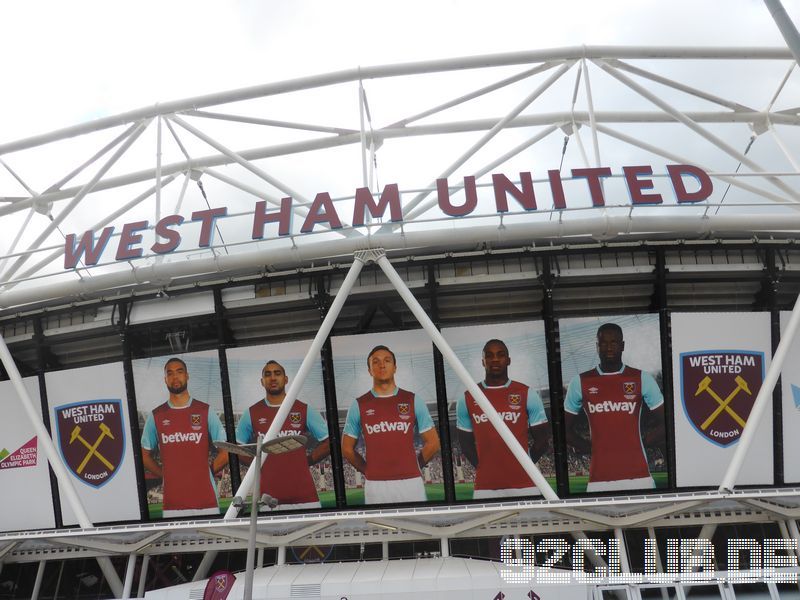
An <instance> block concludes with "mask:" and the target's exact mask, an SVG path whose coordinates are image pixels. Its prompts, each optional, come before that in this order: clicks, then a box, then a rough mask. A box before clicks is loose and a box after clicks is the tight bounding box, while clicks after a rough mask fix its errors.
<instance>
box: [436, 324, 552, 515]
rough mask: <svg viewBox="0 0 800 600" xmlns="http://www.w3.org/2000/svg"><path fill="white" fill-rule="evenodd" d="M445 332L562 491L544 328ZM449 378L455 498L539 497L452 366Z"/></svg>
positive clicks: (484, 327)
mask: <svg viewBox="0 0 800 600" xmlns="http://www.w3.org/2000/svg"><path fill="white" fill-rule="evenodd" d="M442 335H443V336H444V338H445V340H446V341H447V343H448V344H450V347H451V348H452V349H453V351H454V352H455V353H456V356H458V358H459V360H460V361H461V363H462V364H463V365H464V366H465V367H466V369H467V371H468V372H469V373H470V374H471V376H472V377H473V378H474V379H475V381H476V382H478V385H479V386H480V387H481V388H482V389H483V391H484V393H485V394H486V396H487V398H488V400H489V402H491V403H492V405H493V406H494V408H495V409H496V410H497V412H498V414H499V415H500V417H501V418H502V419H503V420H504V422H505V423H506V425H508V427H509V429H511V431H512V433H513V434H514V435H515V437H516V438H517V440H518V441H519V442H520V444H522V445H523V447H524V448H525V450H526V451H528V453H529V455H532V457H534V458H535V462H536V465H537V467H538V468H539V470H540V471H541V472H542V474H543V475H544V476H545V477H546V478H547V479H548V481H549V482H550V485H551V487H553V489H555V487H556V482H555V464H554V462H553V445H552V427H551V419H550V393H549V389H548V384H547V353H546V345H545V338H544V325H543V324H542V323H541V322H533V321H528V322H516V323H499V324H493V325H474V326H470V327H452V328H445V329H443V330H442ZM445 382H446V386H447V405H448V417H449V422H450V423H449V424H450V440H451V443H452V445H453V479H454V482H455V492H456V499H457V500H470V499H473V498H474V499H476V500H485V499H490V498H503V497H515V496H526V495H528V496H530V495H539V494H540V492H539V491H538V490H536V489H535V488H534V485H533V482H532V481H531V480H530V477H528V475H527V474H526V473H525V472H524V470H523V469H522V467H521V465H520V464H519V462H518V461H517V459H516V458H515V457H514V456H513V454H511V451H510V450H509V449H508V447H507V446H506V445H505V442H503V440H502V439H501V438H500V437H499V434H498V433H497V432H496V430H495V429H494V427H493V426H492V424H491V423H489V422H488V419H487V417H486V415H485V414H484V413H483V411H482V410H481V409H480V407H479V406H478V405H477V404H476V402H475V399H474V398H472V396H471V395H470V394H469V393H468V392H466V391H465V389H464V384H463V383H462V382H461V380H460V379H459V378H458V376H457V375H456V374H455V371H453V369H452V368H451V367H450V365H448V364H447V363H445ZM462 444H464V446H463V447H462Z"/></svg>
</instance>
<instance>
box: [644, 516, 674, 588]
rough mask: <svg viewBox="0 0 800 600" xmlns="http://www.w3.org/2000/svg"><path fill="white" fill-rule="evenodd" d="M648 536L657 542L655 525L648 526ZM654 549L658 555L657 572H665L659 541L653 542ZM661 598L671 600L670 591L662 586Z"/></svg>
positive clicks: (656, 557)
mask: <svg viewBox="0 0 800 600" xmlns="http://www.w3.org/2000/svg"><path fill="white" fill-rule="evenodd" d="M647 537H649V538H650V539H651V540H653V541H654V542H655V540H656V530H655V529H654V528H653V527H648V528H647ZM653 549H654V550H655V553H656V556H655V559H656V573H664V572H665V571H664V562H663V561H662V560H661V553H660V552H659V551H658V543H654V544H653ZM661 599H662V600H669V592H667V590H666V589H664V588H661Z"/></svg>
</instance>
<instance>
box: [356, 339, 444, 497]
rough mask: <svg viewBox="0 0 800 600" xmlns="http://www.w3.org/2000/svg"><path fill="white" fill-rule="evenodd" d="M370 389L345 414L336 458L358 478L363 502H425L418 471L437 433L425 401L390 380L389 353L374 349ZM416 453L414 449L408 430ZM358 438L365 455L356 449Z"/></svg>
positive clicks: (432, 452) (370, 358)
mask: <svg viewBox="0 0 800 600" xmlns="http://www.w3.org/2000/svg"><path fill="white" fill-rule="evenodd" d="M367 368H368V369H369V373H370V375H372V389H371V390H370V391H368V392H367V393H366V394H364V395H363V396H361V397H359V398H357V399H356V401H355V402H353V404H351V405H350V409H349V410H348V411H347V420H346V422H345V426H344V435H343V436H342V456H343V457H344V458H345V460H347V461H348V462H349V463H350V464H352V465H353V466H354V467H355V468H356V469H357V470H358V471H360V472H361V473H363V474H364V479H365V483H364V502H365V503H366V504H385V503H390V502H422V501H424V500H426V495H425V484H424V482H423V481H422V475H421V471H420V469H421V468H422V467H424V466H425V465H426V464H427V463H428V461H430V460H431V459H432V458H433V457H434V456H435V455H436V453H437V452H439V447H440V445H439V434H438V433H436V428H435V427H434V424H433V419H432V418H431V415H430V412H428V407H427V406H426V405H425V402H423V401H421V400H418V399H417V398H416V397H415V395H414V394H413V393H412V392H409V391H406V390H401V389H400V388H398V387H397V385H396V384H395V381H394V376H395V373H396V372H397V362H396V360H395V356H394V352H392V351H391V350H389V348H387V347H386V346H376V347H375V348H373V349H372V351H371V352H370V353H369V355H368V356H367ZM415 430H416V431H417V432H418V433H419V436H420V438H421V439H422V449H421V450H420V452H419V454H417V452H416V450H415V448H414V431H415ZM359 436H363V437H364V446H365V451H366V457H364V456H361V454H359V453H358V452H357V451H356V443H357V442H358V438H359Z"/></svg>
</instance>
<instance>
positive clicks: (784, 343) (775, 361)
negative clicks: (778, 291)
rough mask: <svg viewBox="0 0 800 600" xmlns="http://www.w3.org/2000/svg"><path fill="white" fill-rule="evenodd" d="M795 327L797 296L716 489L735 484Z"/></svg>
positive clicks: (799, 312)
mask: <svg viewBox="0 0 800 600" xmlns="http://www.w3.org/2000/svg"><path fill="white" fill-rule="evenodd" d="M798 326H800V296H798V298H797V300H795V303H794V309H793V310H792V316H791V317H790V319H789V324H788V325H787V326H786V331H784V332H783V334H782V335H781V341H780V343H779V344H778V348H777V349H776V350H775V356H773V357H772V362H771V363H770V365H769V369H767V375H766V377H764V381H763V382H762V383H761V389H760V390H759V391H758V395H757V396H756V399H755V402H753V408H752V410H751V411H750V416H749V417H748V418H747V426H746V427H745V428H744V429H743V431H742V436H741V437H740V438H739V443H738V444H736V451H735V452H734V453H733V458H732V459H731V462H730V463H729V464H728V469H727V470H726V471H725V476H724V477H723V478H722V483H721V484H720V486H719V491H720V492H730V491H733V488H734V487H735V486H736V477H737V476H738V475H739V471H740V470H741V468H742V463H744V459H745V456H746V455H747V451H748V450H749V449H750V446H751V445H752V443H753V440H754V439H755V435H756V430H757V429H758V424H759V423H760V422H761V418H762V416H763V415H764V412H766V410H767V408H769V406H770V405H771V404H772V390H773V389H775V384H776V383H777V381H778V377H780V374H781V368H782V367H783V361H784V360H786V355H787V354H788V352H789V348H790V347H791V345H792V342H793V341H794V338H795V334H796V333H797V328H798Z"/></svg>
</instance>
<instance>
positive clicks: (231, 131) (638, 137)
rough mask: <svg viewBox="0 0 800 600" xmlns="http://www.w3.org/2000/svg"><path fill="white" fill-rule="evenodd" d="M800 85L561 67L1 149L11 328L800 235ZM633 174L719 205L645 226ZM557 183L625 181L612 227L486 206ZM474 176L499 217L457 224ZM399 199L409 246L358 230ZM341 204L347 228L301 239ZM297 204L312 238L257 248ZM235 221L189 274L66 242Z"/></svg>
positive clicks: (594, 59)
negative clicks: (69, 309) (143, 298)
mask: <svg viewBox="0 0 800 600" xmlns="http://www.w3.org/2000/svg"><path fill="white" fill-rule="evenodd" d="M795 70H796V63H795V61H794V60H793V59H792V55H791V53H790V52H789V51H788V50H786V49H782V48H749V49H748V48H677V47H675V48H664V47H658V48H648V47H630V48H614V47H575V48H563V49H556V50H541V51H531V52H520V53H513V54H501V55H492V56H483V57H470V58H459V59H451V60H439V61H430V62H424V63H410V64H400V65H389V66H379V67H361V68H357V69H352V70H346V71H341V72H335V73H328V74H324V75H317V76H312V77H304V78H300V79H294V80H289V81H283V82H278V83H273V84H266V85H260V86H255V87H252V88H246V89H240V90H234V91H229V92H220V93H216V94H210V95H207V96H200V97H195V98H189V99H185V100H179V101H173V102H165V103H161V104H157V105H155V106H153V107H149V108H144V109H139V110H134V111H130V112H128V113H124V114H121V115H116V116H113V117H105V118H101V119H97V120H95V121H91V122H88V123H85V124H81V125H76V126H73V127H68V128H65V129H61V130H58V131H54V132H50V133H47V134H43V135H39V136H35V137H31V138H28V139H24V140H18V141H15V142H7V143H3V144H0V161H2V162H0V202H1V203H2V205H0V217H2V219H3V222H4V223H5V224H7V227H8V230H9V231H10V232H14V235H7V236H5V239H6V240H7V241H6V242H5V243H4V246H3V259H2V268H3V270H2V282H3V283H4V286H3V288H2V291H1V292H0V308H3V309H8V308H12V307H19V306H21V305H24V304H28V303H32V302H41V301H54V300H56V299H76V298H86V297H92V296H97V295H102V294H108V293H109V292H115V293H119V292H120V291H141V290H143V289H144V290H147V289H149V290H152V289H158V288H162V287H165V286H169V285H171V284H173V283H175V282H181V281H184V282H185V281H197V280H198V279H203V278H205V279H209V278H211V279H214V278H216V279H220V278H221V277H226V276H228V277H229V276H230V275H231V274H236V275H245V274H248V273H250V274H252V273H254V272H259V270H260V269H263V268H264V266H265V264H266V266H267V269H270V270H272V269H283V268H295V267H298V266H303V265H310V264H312V263H317V264H318V263H320V262H321V261H341V260H344V261H346V262H349V256H350V255H352V252H353V251H355V250H358V249H363V248H368V247H383V248H386V249H387V251H389V252H390V255H391V254H393V253H406V254H408V253H413V252H416V251H418V250H419V249H421V248H425V249H427V250H428V251H432V250H437V249H438V250H456V249H463V248H470V247H474V246H477V245H480V244H486V243H490V244H493V245H495V246H498V245H503V244H511V243H516V244H518V245H519V244H537V243H540V244H541V243H548V242H551V241H553V240H559V241H560V242H564V241H568V240H585V239H588V238H595V239H605V240H608V239H625V238H631V237H635V236H640V237H641V236H648V237H650V238H653V237H654V236H671V237H689V238H692V237H697V236H726V235H730V234H750V235H752V234H755V235H762V236H763V235H768V234H779V235H783V236H786V235H789V236H790V235H791V232H792V231H793V230H795V229H797V227H798V225H800V221H798V212H797V209H796V206H795V205H796V203H797V202H798V200H800V191H798V190H800V186H798V179H797V174H798V165H800V159H798V147H800V146H798V135H797V132H798V129H797V125H798V124H799V123H800V114H798V107H797V106H796V105H794V104H793V101H792V100H791V99H792V98H793V97H797V96H796V94H793V92H794V91H796V89H797V87H798V85H800V82H799V80H800V77H798V75H797V74H796V73H795ZM384 115H385V116H384ZM379 116H380V117H382V118H379ZM295 118H301V119H302V121H303V122H300V121H298V120H294V119H295ZM379 120H380V122H379ZM307 121H311V122H310V123H309V122H307ZM318 121H319V122H321V123H318ZM265 140H266V141H267V142H269V143H267V144H266V145H265V144H264V142H265ZM631 155H633V156H636V157H637V158H636V160H637V161H639V162H642V161H643V158H645V157H646V159H647V161H648V162H650V163H651V164H653V165H655V170H656V173H658V170H659V169H661V170H662V171H663V164H665V163H689V164H694V165H697V166H699V167H701V168H703V169H705V170H706V171H707V172H708V173H710V174H711V176H712V178H713V181H714V184H715V192H714V194H713V196H712V197H711V198H710V199H709V200H708V201H706V202H704V203H702V204H701V205H699V206H692V205H689V206H686V205H684V206H680V207H678V206H676V205H675V203H674V202H671V203H670V202H669V201H667V202H666V203H665V204H663V205H658V206H632V205H631V204H630V203H629V202H628V201H627V197H623V192H624V190H622V188H620V187H619V185H620V184H619V181H620V178H619V169H620V167H621V166H622V165H624V164H626V161H629V160H630V159H629V158H628V157H629V156H631ZM559 163H560V170H561V172H562V176H563V177H564V178H565V179H568V178H569V177H570V172H571V171H570V170H571V169H572V168H587V167H599V166H601V165H602V166H608V167H610V168H612V170H613V172H614V175H615V177H611V178H608V179H607V180H606V181H605V187H606V196H607V203H606V204H607V205H606V207H605V210H602V211H598V210H592V206H591V204H590V203H588V202H587V201H585V200H583V201H581V200H575V201H573V202H571V203H570V204H569V205H568V207H567V209H562V210H559V211H555V212H554V211H552V210H551V209H550V200H549V199H548V198H547V197H546V195H542V192H544V191H545V190H543V189H540V192H539V194H540V198H541V199H540V202H539V210H537V211H536V212H535V213H530V212H526V211H522V210H516V211H515V210H514V209H513V207H512V210H511V212H509V213H506V214H503V215H498V213H497V211H496V209H495V208H494V207H493V206H492V205H491V202H489V199H488V198H485V196H487V195H488V191H487V192H485V191H483V188H482V187H481V184H482V183H484V184H485V182H486V181H487V178H488V176H489V175H490V174H491V173H493V172H502V173H506V174H508V175H509V176H510V177H511V178H515V177H516V175H515V174H516V173H518V172H521V171H532V172H533V175H534V181H535V184H536V185H537V186H539V187H540V188H541V186H543V185H544V183H545V182H546V180H547V178H546V173H545V171H546V170H552V169H556V168H558V167H559ZM378 165H379V168H378ZM659 165H661V167H659ZM62 173H66V174H65V175H62ZM464 176H474V177H476V179H477V182H478V186H479V190H481V192H480V202H479V203H478V207H477V210H475V211H474V212H473V213H472V214H471V215H469V217H465V218H462V219H459V221H458V222H457V223H453V220H452V219H443V214H442V212H441V211H440V210H439V209H438V206H437V200H436V184H435V181H436V180H437V179H441V178H449V180H448V182H449V185H450V192H451V194H453V195H454V196H456V195H457V194H459V193H463V187H464V183H463V180H462V178H463V177H464ZM193 182H197V184H199V186H200V188H201V189H199V190H197V189H195V185H194V184H193ZM385 183H398V184H399V186H400V193H401V200H402V205H403V223H402V226H401V225H400V224H397V223H394V224H392V225H391V226H389V225H388V224H380V223H373V224H371V225H368V226H366V227H357V228H353V227H350V226H349V225H348V224H347V223H348V219H349V217H350V215H351V214H352V206H353V193H354V190H355V188H357V187H367V188H369V189H371V190H373V192H374V193H375V194H376V195H377V194H379V193H380V191H381V185H382V184H385ZM572 183H573V184H574V183H575V182H572ZM190 184H192V185H191V187H190ZM575 185H577V184H575ZM581 185H582V186H584V187H585V182H582V183H581ZM573 189H575V188H573ZM322 191H329V192H330V193H331V195H332V196H333V197H334V201H335V203H336V206H337V210H338V212H339V213H340V214H341V215H342V221H343V222H344V225H345V226H344V227H343V228H342V229H338V230H336V231H333V232H332V231H330V230H328V229H325V228H324V227H323V226H318V227H317V228H316V232H315V233H313V234H308V235H300V234H299V231H298V228H299V222H300V219H304V218H305V217H306V216H307V214H308V209H309V205H310V204H311V202H312V198H313V197H314V195H315V194H316V193H318V192H322ZM567 193H568V195H569V193H570V189H567ZM573 195H574V196H575V197H576V198H577V197H578V196H586V194H585V192H584V191H583V190H580V191H577V192H573ZM287 196H288V197H291V198H293V200H294V204H293V211H294V213H295V217H297V219H296V220H295V221H296V222H295V223H294V229H293V230H292V232H291V233H292V235H291V236H288V239H287V238H285V237H282V238H280V239H275V238H273V239H267V238H265V239H261V240H252V239H251V236H250V230H249V222H248V219H252V214H253V206H254V203H255V201H257V200H266V202H267V203H268V205H269V206H277V205H279V203H280V198H281V197H287ZM613 206H617V207H619V208H611V207H613ZM219 207H227V208H228V214H227V216H226V217H225V218H223V219H218V220H217V223H216V224H217V233H218V234H219V235H217V236H216V240H215V242H214V243H213V244H212V245H211V247H208V248H198V246H197V244H196V241H195V243H192V241H191V240H192V239H194V238H193V230H192V225H190V224H184V225H183V226H182V227H181V228H180V229H181V232H182V233H183V235H184V238H185V240H186V241H185V243H184V244H183V245H182V246H181V248H180V249H179V250H178V251H177V252H174V253H172V254H171V255H168V256H163V255H162V256H156V255H154V254H153V253H152V252H150V251H149V250H147V248H148V246H149V243H144V244H143V246H144V247H145V251H144V253H143V255H142V256H141V257H140V258H135V259H131V260H126V261H121V262H116V261H114V260H113V256H112V255H111V253H110V252H109V253H107V255H108V256H106V255H104V256H103V257H102V260H101V261H100V263H98V264H97V265H94V266H91V267H88V268H87V267H85V266H84V265H82V264H79V265H78V266H77V268H76V269H74V270H67V271H65V270H64V265H63V254H64V236H65V235H66V234H68V233H76V234H78V235H80V234H82V233H83V232H84V231H86V230H89V229H93V230H95V231H99V230H101V229H102V228H104V227H106V226H109V225H114V224H116V225H117V231H116V234H115V235H118V234H119V225H120V223H123V222H131V221H138V220H146V221H148V222H149V223H150V229H149V231H148V232H147V233H146V234H145V238H146V239H145V242H146V241H147V240H148V239H151V238H152V239H154V238H153V232H152V228H153V224H154V223H156V222H157V221H158V220H159V219H160V218H162V217H163V216H164V215H169V214H172V213H176V214H183V215H187V221H188V214H191V212H192V211H194V210H199V209H205V208H219ZM401 230H402V231H401ZM398 231H401V232H402V234H403V235H394V233H396V232H398ZM148 235H149V236H150V237H149V238H148V237H147V236H148ZM195 237H196V236H195ZM276 237H277V236H276ZM113 245H114V243H113V242H112V246H113ZM265 257H266V258H265Z"/></svg>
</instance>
